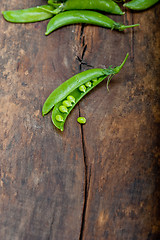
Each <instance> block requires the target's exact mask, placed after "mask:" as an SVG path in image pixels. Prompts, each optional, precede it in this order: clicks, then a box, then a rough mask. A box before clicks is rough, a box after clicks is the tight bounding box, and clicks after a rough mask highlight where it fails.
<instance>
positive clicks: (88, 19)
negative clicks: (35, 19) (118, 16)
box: [45, 10, 139, 35]
mask: <svg viewBox="0 0 160 240" xmlns="http://www.w3.org/2000/svg"><path fill="white" fill-rule="evenodd" d="M76 23H86V24H92V25H97V26H101V27H105V28H110V29H116V30H119V31H123V30H124V29H126V28H131V27H136V26H139V24H134V25H128V26H125V25H123V24H121V23H117V22H115V21H113V20H112V19H111V18H109V17H107V16H105V15H103V14H101V13H98V12H94V11H88V10H71V11H66V12H62V13H59V14H58V15H56V16H54V17H53V18H52V19H51V20H50V21H49V23H48V25H47V30H46V33H45V35H48V34H50V33H51V32H53V31H54V30H56V29H58V28H60V27H63V26H66V25H70V24H76Z"/></svg>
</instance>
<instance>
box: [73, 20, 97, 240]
mask: <svg viewBox="0 0 160 240" xmlns="http://www.w3.org/2000/svg"><path fill="white" fill-rule="evenodd" d="M80 45H81V46H82V54H81V57H79V56H77V60H78V61H79V63H80V64H79V71H80V72H81V70H82V65H86V66H88V67H93V66H91V65H90V64H88V63H86V62H85V61H84V60H83V59H84V56H85V53H86V51H87V44H86V43H85V36H84V24H82V26H81V33H80ZM78 106H79V105H78ZM79 116H81V112H80V106H79ZM81 136H82V149H83V159H84V171H85V183H84V203H83V211H82V221H81V228H80V235H79V240H83V238H84V237H83V236H84V228H85V221H86V210H87V205H88V194H89V189H90V178H91V168H89V166H88V162H87V157H86V148H85V141H84V129H83V125H81Z"/></svg>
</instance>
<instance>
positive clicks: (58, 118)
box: [56, 115, 64, 122]
mask: <svg viewBox="0 0 160 240" xmlns="http://www.w3.org/2000/svg"><path fill="white" fill-rule="evenodd" d="M56 120H57V121H58V122H64V119H63V117H62V116H61V115H56Z"/></svg>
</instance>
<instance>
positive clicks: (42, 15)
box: [2, 5, 54, 23]
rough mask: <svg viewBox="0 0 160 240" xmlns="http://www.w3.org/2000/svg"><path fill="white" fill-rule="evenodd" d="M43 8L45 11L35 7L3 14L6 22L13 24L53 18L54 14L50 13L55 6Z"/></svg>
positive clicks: (44, 6)
mask: <svg viewBox="0 0 160 240" xmlns="http://www.w3.org/2000/svg"><path fill="white" fill-rule="evenodd" d="M41 7H42V8H43V9H41V8H39V7H33V8H28V9H20V10H11V11H3V12H2V14H3V17H4V19H5V20H6V21H8V22H13V23H31V22H38V21H43V20H46V19H49V18H52V17H53V13H51V12H48V11H53V9H54V7H53V6H50V5H43V6H41Z"/></svg>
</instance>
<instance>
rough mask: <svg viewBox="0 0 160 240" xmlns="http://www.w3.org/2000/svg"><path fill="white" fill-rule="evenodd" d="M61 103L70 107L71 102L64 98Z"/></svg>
mask: <svg viewBox="0 0 160 240" xmlns="http://www.w3.org/2000/svg"><path fill="white" fill-rule="evenodd" d="M63 105H64V106H65V107H72V103H71V102H70V101H69V100H64V101H63Z"/></svg>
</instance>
